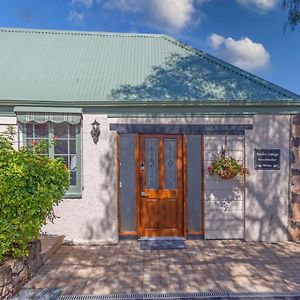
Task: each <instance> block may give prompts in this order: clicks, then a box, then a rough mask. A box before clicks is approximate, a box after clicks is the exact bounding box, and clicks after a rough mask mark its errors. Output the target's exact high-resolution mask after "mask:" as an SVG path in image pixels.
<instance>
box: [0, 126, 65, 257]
mask: <svg viewBox="0 0 300 300" xmlns="http://www.w3.org/2000/svg"><path fill="white" fill-rule="evenodd" d="M13 134H14V133H13V132H12V130H11V129H10V130H8V132H7V133H6V134H2V135H0V262H1V261H2V260H3V259H4V257H5V256H12V257H21V256H26V255H27V254H28V242H29V241H32V240H35V239H37V238H38V236H39V233H40V229H41V227H42V225H43V224H44V223H45V220H46V217H47V216H48V215H51V214H52V211H53V206H55V205H57V204H58V203H59V202H60V201H61V199H62V197H63V195H64V192H65V191H66V189H67V188H68V187H69V183H70V174H69V171H68V170H67V168H66V166H65V165H64V163H63V162H62V161H61V160H59V159H55V160H53V159H50V158H49V157H48V156H47V155H41V154H43V153H46V152H47V149H48V147H52V146H53V143H54V142H52V143H50V144H49V143H46V142H41V143H39V144H38V145H33V146H32V147H30V148H21V149H20V150H15V149H14V148H13V146H12V145H13V144H12V142H13Z"/></svg>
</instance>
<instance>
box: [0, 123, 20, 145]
mask: <svg viewBox="0 0 300 300" xmlns="http://www.w3.org/2000/svg"><path fill="white" fill-rule="evenodd" d="M8 126H13V127H14V128H15V130H16V136H15V139H14V146H15V148H18V141H19V138H18V134H19V133H18V130H17V117H0V133H3V132H5V131H6V130H7V127H8ZM21 141H22V139H20V142H21Z"/></svg>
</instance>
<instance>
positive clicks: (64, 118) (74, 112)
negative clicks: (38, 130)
mask: <svg viewBox="0 0 300 300" xmlns="http://www.w3.org/2000/svg"><path fill="white" fill-rule="evenodd" d="M14 112H15V113H16V115H17V119H18V121H19V122H21V123H28V122H36V123H45V122H53V123H63V122H67V123H70V124H79V123H80V122H81V115H82V108H74V107H69V108H68V107H29V106H16V107H15V108H14Z"/></svg>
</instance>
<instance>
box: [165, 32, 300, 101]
mask: <svg viewBox="0 0 300 300" xmlns="http://www.w3.org/2000/svg"><path fill="white" fill-rule="evenodd" d="M161 37H162V38H163V39H165V40H167V41H168V42H171V43H173V44H176V45H177V46H179V47H182V48H184V49H186V50H188V51H191V52H193V53H195V54H197V55H199V56H201V57H202V58H204V59H206V60H208V61H211V62H212V63H214V64H217V65H221V66H223V67H224V68H227V69H228V70H229V71H231V72H234V73H236V74H239V75H240V76H244V77H246V78H247V79H249V80H251V81H253V82H255V83H257V84H260V85H263V86H264V87H266V88H268V89H270V90H272V91H274V92H276V93H279V94H281V95H283V96H288V97H289V98H291V99H293V100H296V99H300V95H298V94H296V93H294V92H291V91H289V90H287V89H285V88H282V87H280V86H279V85H276V84H274V83H272V82H270V81H268V80H266V79H263V78H261V77H259V76H257V75H255V74H252V73H250V72H248V71H245V70H243V69H241V68H239V67H237V66H234V65H232V64H230V63H228V62H226V61H224V60H222V59H220V58H217V57H215V56H213V55H210V54H208V53H206V52H204V51H202V50H199V49H197V48H195V47H192V46H189V45H187V44H185V43H184V42H182V41H180V40H177V39H175V38H173V37H171V36H169V35H166V34H165V35H162V36H161Z"/></svg>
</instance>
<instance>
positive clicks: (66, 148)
mask: <svg viewBox="0 0 300 300" xmlns="http://www.w3.org/2000/svg"><path fill="white" fill-rule="evenodd" d="M53 139H56V144H55V145H54V147H51V148H50V149H49V150H48V155H49V156H50V157H51V158H58V157H60V158H62V159H63V161H64V162H65V164H66V166H67V168H68V170H69V171H70V175H71V182H70V188H69V190H68V191H67V192H66V195H65V196H66V197H78V196H80V194H81V176H80V175H81V172H80V171H81V145H80V125H79V124H78V125H72V124H69V123H66V122H63V123H58V124H56V123H51V122H47V123H34V122H30V123H26V124H24V145H25V146H30V145H33V144H36V143H38V142H39V141H41V140H46V141H52V140H53Z"/></svg>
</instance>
